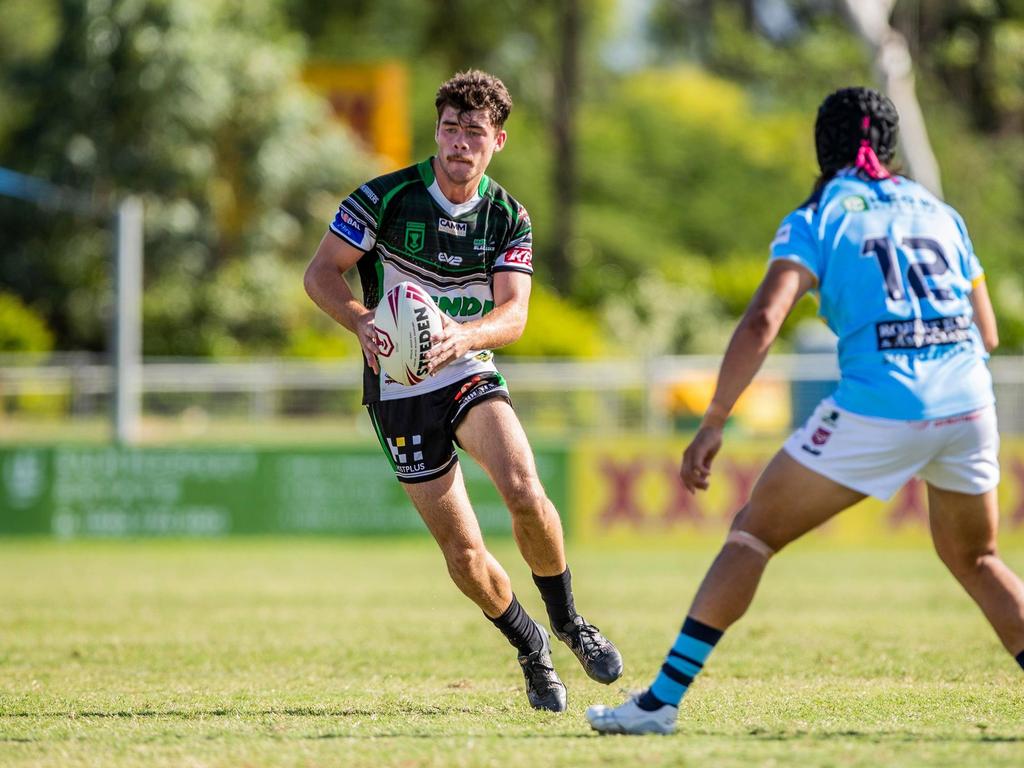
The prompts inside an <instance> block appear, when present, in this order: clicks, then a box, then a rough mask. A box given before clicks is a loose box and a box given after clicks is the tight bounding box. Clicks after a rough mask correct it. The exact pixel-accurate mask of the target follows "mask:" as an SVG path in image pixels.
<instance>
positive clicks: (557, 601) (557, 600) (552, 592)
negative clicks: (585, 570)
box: [533, 567, 576, 631]
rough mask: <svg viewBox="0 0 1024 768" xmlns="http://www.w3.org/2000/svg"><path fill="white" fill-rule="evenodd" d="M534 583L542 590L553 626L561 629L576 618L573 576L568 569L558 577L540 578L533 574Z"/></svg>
mask: <svg viewBox="0 0 1024 768" xmlns="http://www.w3.org/2000/svg"><path fill="white" fill-rule="evenodd" d="M533 583H534V584H536V585H537V589H539V590H540V596H541V597H542V598H543V599H544V607H545V608H547V609H548V618H549V619H551V626H552V627H554V628H555V629H557V630H559V631H561V629H562V628H563V627H564V626H565V625H566V624H568V623H569V622H571V621H572V620H573V618H574V617H575V616H576V605H575V604H574V603H573V599H572V574H571V573H569V568H568V567H566V569H565V571H564V572H563V573H560V574H558V575H557V576H538V575H537V574H533Z"/></svg>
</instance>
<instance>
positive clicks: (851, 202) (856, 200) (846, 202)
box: [843, 195, 868, 213]
mask: <svg viewBox="0 0 1024 768" xmlns="http://www.w3.org/2000/svg"><path fill="white" fill-rule="evenodd" d="M843 208H844V209H845V210H847V211H849V212H850V213H863V212H864V211H866V210H867V209H868V201H867V200H865V199H864V198H863V197H861V196H860V195H850V196H849V197H844V198H843Z"/></svg>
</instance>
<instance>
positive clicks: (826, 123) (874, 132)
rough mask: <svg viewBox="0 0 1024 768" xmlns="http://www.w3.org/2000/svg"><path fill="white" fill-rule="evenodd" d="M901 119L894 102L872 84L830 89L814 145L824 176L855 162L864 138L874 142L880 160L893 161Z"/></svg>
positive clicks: (816, 126) (822, 107) (819, 113)
mask: <svg viewBox="0 0 1024 768" xmlns="http://www.w3.org/2000/svg"><path fill="white" fill-rule="evenodd" d="M865 117H866V118H867V119H868V123H867V130H865V128H864V118H865ZM899 123H900V116H899V114H898V113H897V112H896V107H895V106H894V105H893V103H892V102H891V101H890V100H889V98H888V97H887V96H885V94H882V93H879V92H878V91H876V90H874V89H872V88H862V87H858V88H841V89H840V90H838V91H835V92H834V93H830V94H829V95H828V96H827V97H825V100H824V101H823V102H822V103H821V106H820V107H818V118H817V120H816V121H815V123H814V147H815V149H816V150H817V153H818V167H820V168H821V175H822V179H826V180H827V179H829V178H831V177H832V176H834V175H835V174H836V172H837V171H839V170H840V169H842V168H845V167H846V166H848V165H853V163H854V162H856V160H857V153H858V151H859V150H860V145H861V142H862V141H863V140H864V139H867V140H868V141H869V142H870V143H871V148H872V149H873V150H874V151H875V155H877V156H878V159H879V161H881V162H882V163H884V164H889V163H890V162H891V161H892V158H893V155H895V153H896V139H897V137H898V136H899Z"/></svg>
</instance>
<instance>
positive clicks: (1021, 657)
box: [1017, 651, 1024, 669]
mask: <svg viewBox="0 0 1024 768" xmlns="http://www.w3.org/2000/svg"><path fill="white" fill-rule="evenodd" d="M1017 663H1018V664H1020V668H1021V669H1024V651H1021V652H1020V653H1018V654H1017Z"/></svg>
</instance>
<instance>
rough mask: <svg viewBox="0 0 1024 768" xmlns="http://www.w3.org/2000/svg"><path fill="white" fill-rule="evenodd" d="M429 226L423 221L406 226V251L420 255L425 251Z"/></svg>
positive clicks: (409, 223)
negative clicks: (424, 241) (426, 233)
mask: <svg viewBox="0 0 1024 768" xmlns="http://www.w3.org/2000/svg"><path fill="white" fill-rule="evenodd" d="M426 229H427V225H426V224H424V223H423V222H421V221H410V222H407V223H406V225H405V250H407V251H408V252H409V253H419V252H420V251H422V250H423V239H424V234H425V232H426Z"/></svg>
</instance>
